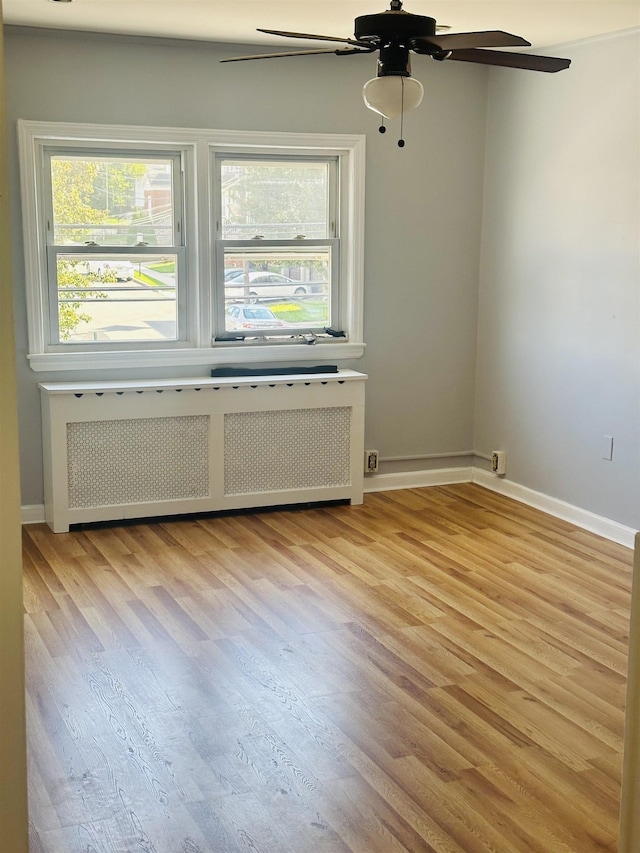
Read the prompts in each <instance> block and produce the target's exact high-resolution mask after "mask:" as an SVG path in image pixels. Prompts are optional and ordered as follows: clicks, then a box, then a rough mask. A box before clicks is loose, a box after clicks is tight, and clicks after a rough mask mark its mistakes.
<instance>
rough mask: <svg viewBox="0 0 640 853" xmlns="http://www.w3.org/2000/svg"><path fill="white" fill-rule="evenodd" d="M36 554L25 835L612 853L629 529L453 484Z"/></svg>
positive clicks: (292, 851)
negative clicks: (601, 532) (608, 528)
mask: <svg viewBox="0 0 640 853" xmlns="http://www.w3.org/2000/svg"><path fill="white" fill-rule="evenodd" d="M24 551H25V611H26V655H27V707H28V727H29V772H30V809H31V831H32V842H31V843H32V853H42V851H46V853H80V851H83V853H138V851H147V853H236V851H251V853H345V852H346V851H356V853H397V851H437V853H597V851H615V850H616V839H617V828H618V807H619V806H618V803H619V793H620V769H621V753H622V733H623V717H624V700H625V676H626V653H627V639H628V620H629V601H630V586H631V561H632V554H631V551H630V550H628V549H626V548H623V547H621V546H618V545H615V544H612V543H610V542H607V541H606V540H603V539H600V538H598V537H597V536H593V535H591V534H589V533H586V532H584V531H582V530H580V529H578V528H575V527H572V526H571V525H569V524H567V523H565V522H562V521H558V520H556V519H553V518H551V517H549V516H546V515H544V514H542V513H540V512H537V511H535V510H533V509H530V508H527V507H525V506H523V505H521V504H518V503H515V502H513V501H510V500H508V499H506V498H503V497H501V496H499V495H496V494H493V493H491V492H488V491H486V490H483V489H482V488H480V487H478V486H473V485H458V486H450V487H439V488H429V489H413V490H405V491H397V492H386V493H377V494H370V495H367V496H366V498H365V503H364V505H363V506H359V507H351V506H331V507H325V508H311V509H305V510H286V511H272V512H263V513H256V514H237V515H226V516H217V517H209V518H198V519H182V520H181V519H173V520H168V521H164V522H150V523H136V524H123V525H105V526H93V527H91V528H89V527H87V528H85V529H83V530H76V531H73V532H71V533H68V534H58V535H55V534H53V533H51V532H50V531H49V530H48V528H46V527H45V526H44V525H32V526H28V527H26V528H25V531H24ZM0 846H1V844H0Z"/></svg>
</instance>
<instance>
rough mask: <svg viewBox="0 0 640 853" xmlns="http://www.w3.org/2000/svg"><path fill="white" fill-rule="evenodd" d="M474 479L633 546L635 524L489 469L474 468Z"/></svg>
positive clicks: (592, 531)
mask: <svg viewBox="0 0 640 853" xmlns="http://www.w3.org/2000/svg"><path fill="white" fill-rule="evenodd" d="M472 482H474V483H477V484H478V485H479V486H483V487H484V488H485V489H490V490H491V491H492V492H499V493H500V494H501V495H505V496H506V497H508V498H513V499H514V500H516V501H520V503H523V504H526V505H527V506H532V507H534V508H535V509H539V510H542V512H546V513H548V514H549V515H553V516H555V518H561V519H562V520H563V521H568V522H570V523H571V524H575V525H576V527H582V528H583V530H589V531H590V532H591V533H596V534H597V535H598V536H603V537H604V538H605V539H610V540H611V541H612V542H617V543H618V544H619V545H624V546H625V547H627V548H633V541H634V538H635V535H636V531H635V530H634V529H633V528H632V527H626V526H625V525H624V524H619V523H618V522H617V521H612V520H611V519H610V518H605V517H604V516H602V515H596V514H595V513H593V512H589V511H588V510H586V509H581V508H580V507H577V506H573V505H572V504H568V503H565V501H561V500H559V499H558V498H552V497H550V496H549V495H545V494H542V492H536V491H535V490H534V489H529V488H527V487H526V486H521V485H520V484H519V483H514V482H512V481H511V480H505V479H504V478H502V477H498V476H497V475H496V474H492V473H491V472H490V471H483V470H482V469H481V468H474V469H473V478H472Z"/></svg>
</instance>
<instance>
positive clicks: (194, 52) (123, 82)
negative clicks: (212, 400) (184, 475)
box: [6, 28, 488, 505]
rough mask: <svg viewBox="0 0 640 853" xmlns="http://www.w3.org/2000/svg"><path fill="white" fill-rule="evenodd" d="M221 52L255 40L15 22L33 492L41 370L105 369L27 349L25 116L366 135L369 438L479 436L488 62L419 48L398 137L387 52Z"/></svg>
mask: <svg viewBox="0 0 640 853" xmlns="http://www.w3.org/2000/svg"><path fill="white" fill-rule="evenodd" d="M223 51H224V52H225V54H224V55H230V54H231V55H238V53H243V52H246V48H243V47H235V48H230V47H229V46H227V47H226V48H223V47H220V46H217V47H216V46H208V45H204V44H197V43H195V44H194V43H185V42H173V43H172V42H162V41H154V40H134V39H122V38H120V39H119V38H116V37H97V36H93V37H91V36H90V37H87V36H78V35H74V34H68V33H67V34H65V33H62V32H60V33H56V32H53V31H49V32H38V31H29V30H22V29H12V28H7V32H6V63H7V80H6V82H7V109H8V120H9V134H10V140H12V147H11V151H10V156H11V158H12V159H11V166H12V175H13V183H12V219H13V229H14V240H13V244H14V252H13V255H14V258H13V260H14V275H15V285H16V313H17V317H16V319H17V327H16V331H17V349H18V380H19V388H20V415H21V436H22V472H23V494H22V503H23V504H24V505H30V504H40V503H42V500H43V496H42V495H43V492H42V471H41V443H40V434H39V430H40V411H39V399H38V392H37V383H38V382H39V381H56V380H67V379H68V380H71V379H73V378H85V379H86V378H96V379H98V378H107V377H105V376H100V375H99V374H98V373H97V372H95V373H92V375H91V376H89V377H87V376H83V377H81V375H80V374H76V373H73V374H70V373H64V374H57V375H56V374H52V373H39V374H36V373H34V372H33V371H32V370H31V369H30V368H29V366H28V363H27V361H26V350H27V341H26V315H25V312H26V306H25V298H24V264H23V259H22V241H21V222H20V208H19V198H18V171H17V160H16V150H15V120H16V119H17V118H26V119H34V120H57V121H79V122H100V123H109V122H111V123H119V124H143V125H144V124H149V125H159V126H176V127H181V126H184V127H212V128H224V129H235V128H242V129H255V130H290V131H318V132H342V133H366V134H367V189H366V192H367V203H366V257H365V264H366V283H365V289H366V294H365V303H366V305H365V338H366V341H367V351H366V356H365V357H364V358H363V359H361V360H358V361H350V362H349V363H348V364H345V366H349V367H354V368H356V369H361V370H363V371H366V372H367V373H369V375H370V379H369V383H368V387H367V427H366V429H367V443H368V445H369V446H373V447H376V448H377V449H378V450H379V451H380V452H381V454H382V455H383V456H407V455H409V456H411V455H421V454H428V453H442V452H458V451H465V450H469V449H471V447H472V443H473V442H472V439H473V388H474V381H475V377H474V370H475V334H476V320H477V317H476V310H477V276H478V263H479V251H480V221H481V205H482V174H483V161H484V131H485V109H486V87H487V78H488V74H487V72H486V69H484V68H481V67H473V66H465V65H463V64H462V63H458V64H454V63H451V64H450V65H449V66H447V67H444V66H443V65H442V64H439V63H436V62H432V61H431V60H429V59H428V58H427V57H416V61H415V62H414V74H415V76H416V77H418V78H419V79H421V80H422V82H423V83H424V86H425V97H424V101H423V103H422V106H421V107H420V108H419V109H418V110H416V111H415V112H413V113H411V114H409V115H408V116H407V118H406V121H405V137H406V139H407V145H406V148H404V149H403V150H400V149H399V148H398V147H397V146H396V139H397V135H396V133H397V124H396V125H395V126H392V127H391V129H390V131H389V132H388V133H387V134H386V135H384V136H382V135H381V134H379V133H378V131H377V126H378V123H377V121H376V116H375V115H374V113H372V112H370V111H369V110H367V109H366V108H365V107H364V105H363V103H362V99H361V94H360V90H361V88H362V85H363V84H364V82H365V81H366V80H367V79H369V78H370V77H373V76H374V75H375V58H372V57H368V56H367V57H356V56H349V57H340V58H337V57H335V56H332V55H330V56H314V57H302V58H291V59H287V60H272V61H268V62H263V63H260V64H258V63H246V64H240V63H238V64H229V65H219V64H218V62H217V60H218V59H219V58H220V56H222V55H223V53H222V52H223ZM164 373H165V375H166V374H167V371H164ZM203 373H204V371H203ZM193 374H194V371H193V369H191V370H190V371H189V375H193ZM119 375H122V374H119ZM142 375H151V374H148V373H147V374H143V373H142V372H141V371H136V376H138V377H140V376H142ZM109 376H110V377H115V378H117V377H118V374H113V373H110V374H109Z"/></svg>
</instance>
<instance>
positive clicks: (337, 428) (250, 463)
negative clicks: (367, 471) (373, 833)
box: [224, 407, 351, 495]
mask: <svg viewBox="0 0 640 853" xmlns="http://www.w3.org/2000/svg"><path fill="white" fill-rule="evenodd" d="M350 424H351V409H350V408H348V407H328V408H321V409H293V410H284V411H274V412H234V413H230V414H226V415H225V416H224V459H225V466H224V467H225V470H224V492H225V495H239V494H249V493H255V492H270V491H286V490H288V489H309V488H317V487H321V486H345V485H348V484H349V480H350V464H351V446H350V429H351V426H350Z"/></svg>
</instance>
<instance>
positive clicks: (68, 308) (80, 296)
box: [58, 258, 116, 341]
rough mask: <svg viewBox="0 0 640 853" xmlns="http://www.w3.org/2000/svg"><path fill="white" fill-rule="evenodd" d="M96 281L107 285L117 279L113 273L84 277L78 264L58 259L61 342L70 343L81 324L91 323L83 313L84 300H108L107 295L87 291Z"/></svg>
mask: <svg viewBox="0 0 640 853" xmlns="http://www.w3.org/2000/svg"><path fill="white" fill-rule="evenodd" d="M96 280H99V281H101V282H104V283H105V284H107V283H110V282H115V280H116V277H115V275H114V273H112V272H106V273H103V274H102V275H100V276H91V277H90V276H88V275H83V274H82V273H81V272H79V271H78V265H77V263H75V262H73V261H67V260H64V259H63V258H58V291H62V292H61V293H60V294H59V298H58V327H59V331H60V340H61V341H68V340H69V338H70V337H71V335H72V333H73V332H74V331H75V329H76V328H77V327H78V326H79V325H80V323H88V322H90V320H91V317H90V316H89V314H85V313H84V312H83V311H82V307H83V304H82V300H85V299H87V297H89V296H91V297H92V298H97V299H106V298H107V294H106V293H101V292H96V291H90V290H87V288H89V287H92V286H93V285H94V284H95V282H96Z"/></svg>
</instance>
